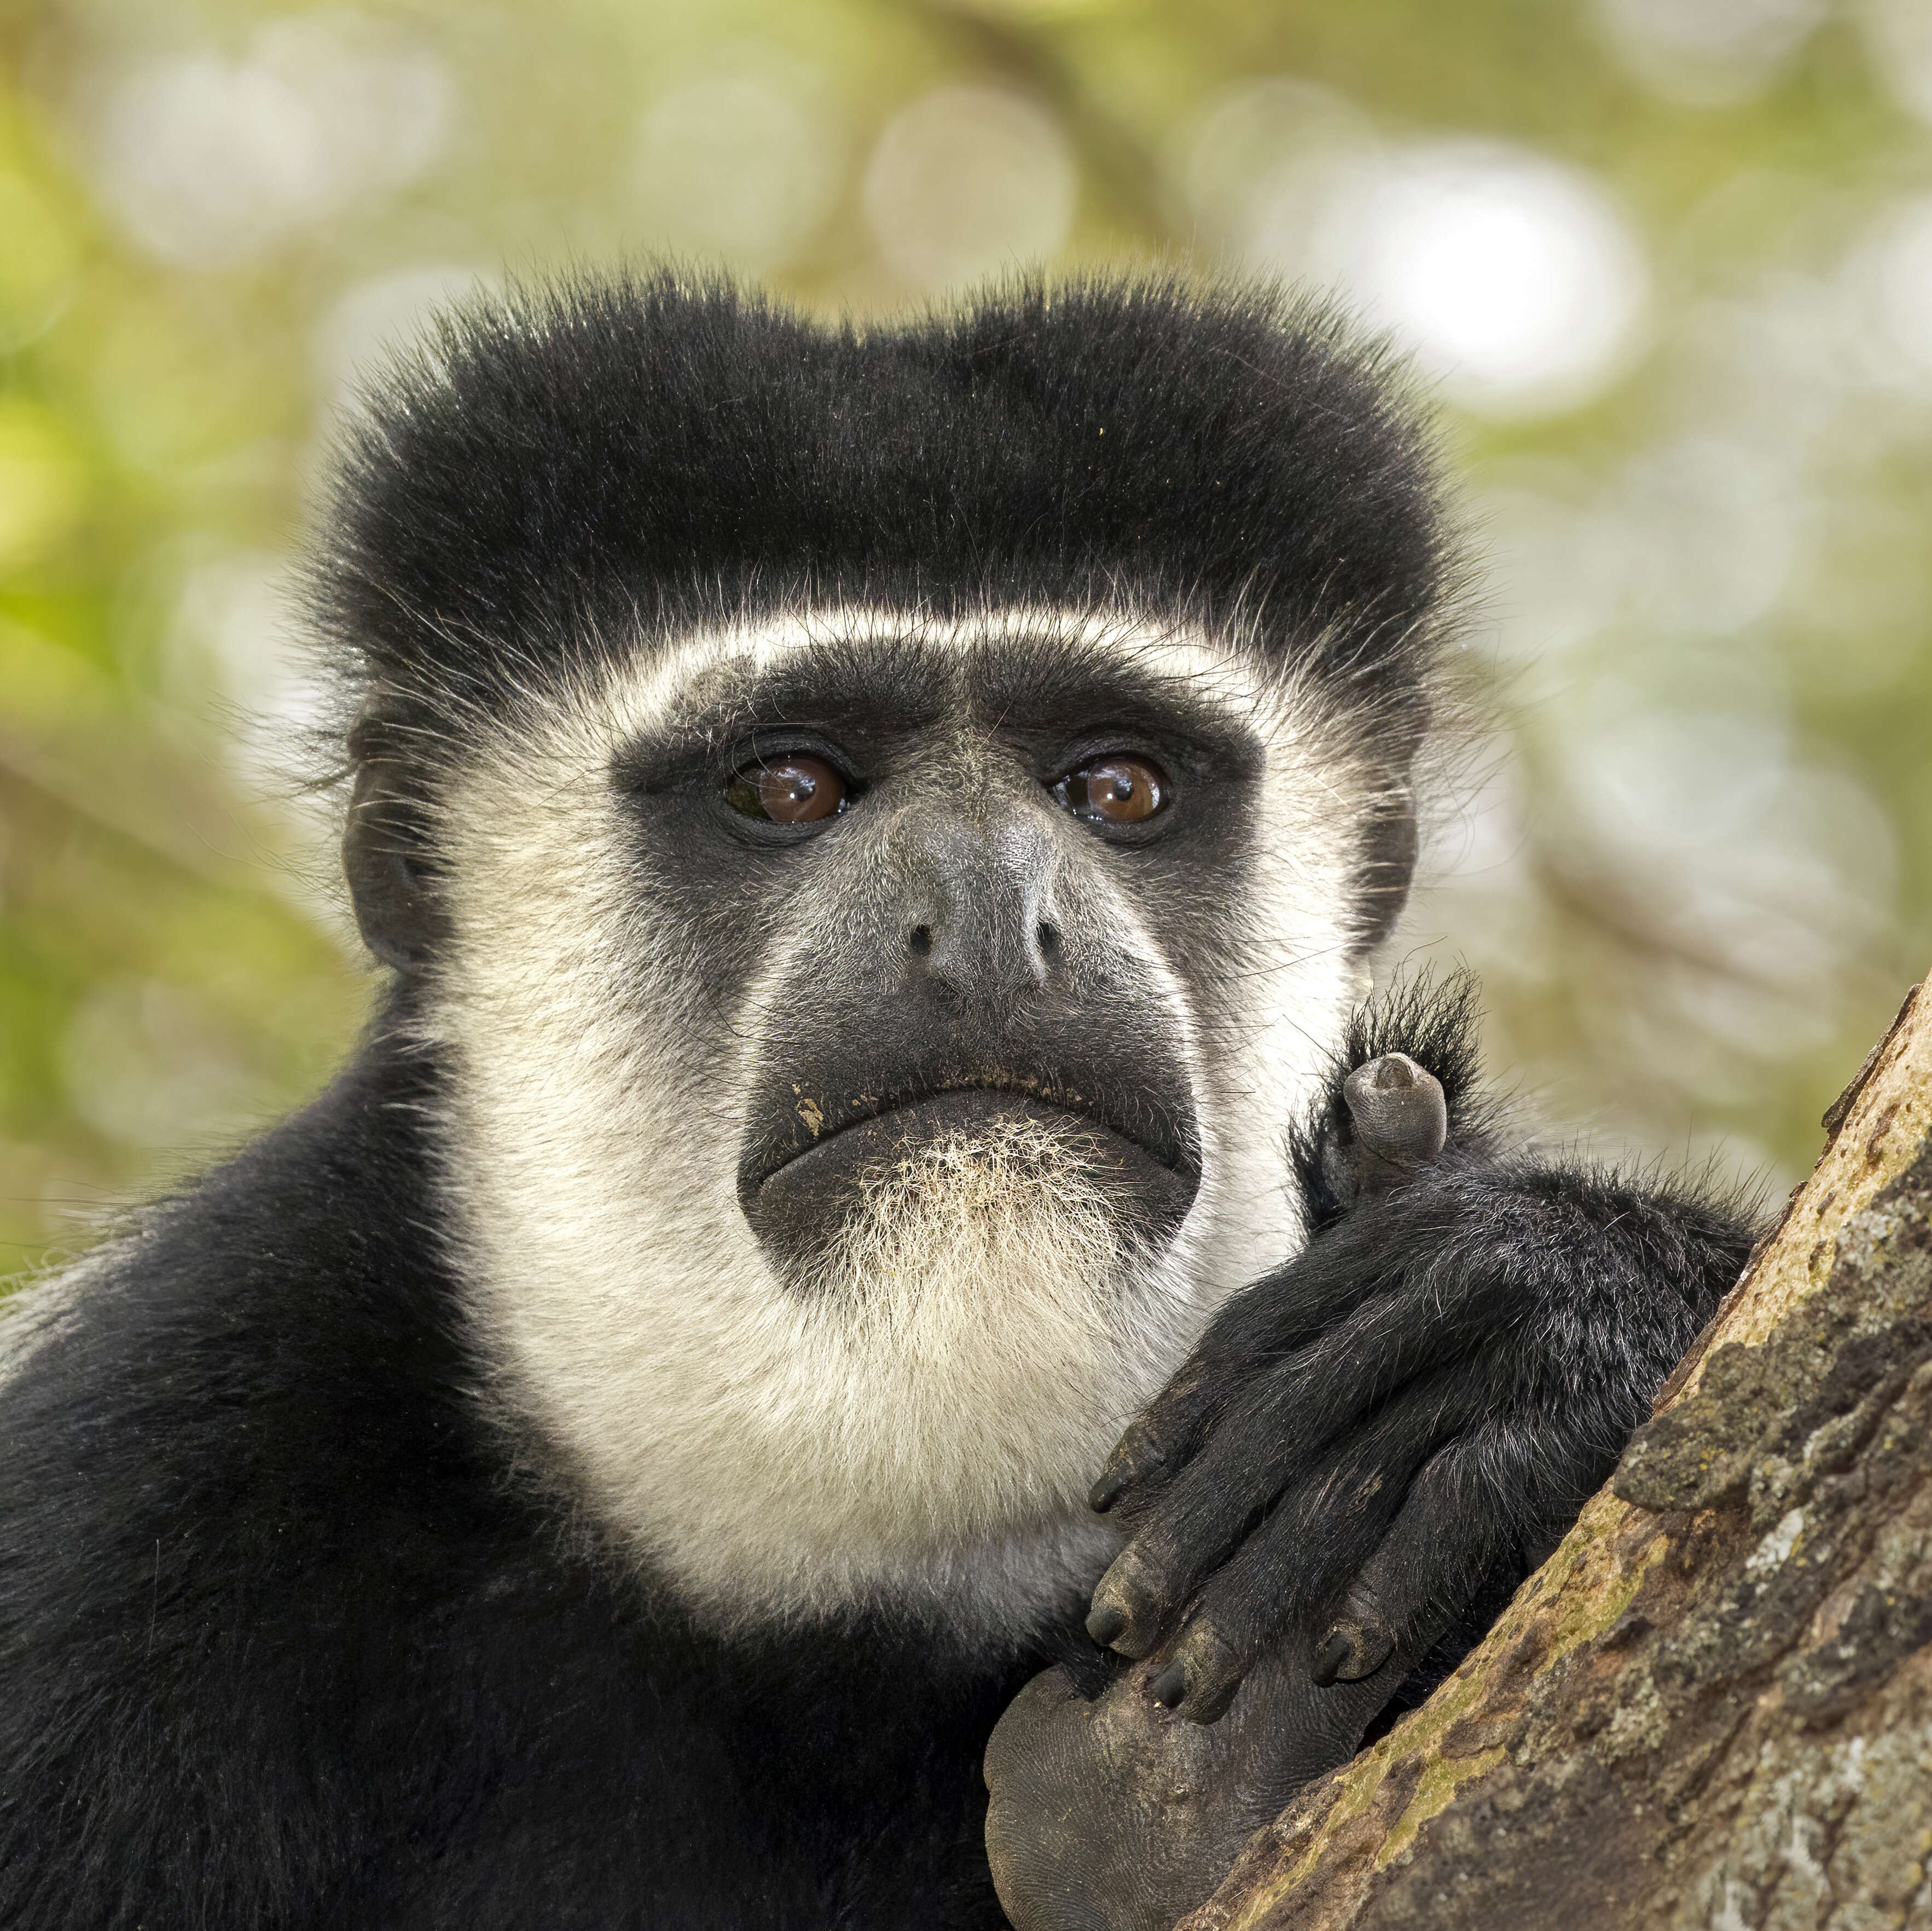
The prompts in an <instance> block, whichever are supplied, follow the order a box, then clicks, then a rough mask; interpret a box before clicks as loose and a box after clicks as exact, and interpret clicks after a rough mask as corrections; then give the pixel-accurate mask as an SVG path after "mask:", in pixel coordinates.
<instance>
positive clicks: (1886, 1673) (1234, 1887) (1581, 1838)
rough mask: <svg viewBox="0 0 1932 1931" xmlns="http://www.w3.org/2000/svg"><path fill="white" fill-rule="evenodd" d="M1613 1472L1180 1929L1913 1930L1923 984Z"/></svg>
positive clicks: (1926, 1555) (1930, 1713) (1921, 1703)
mask: <svg viewBox="0 0 1932 1931" xmlns="http://www.w3.org/2000/svg"><path fill="white" fill-rule="evenodd" d="M1861 1081H1862V1084H1858V1083H1857V1082H1855V1083H1854V1090H1848V1095H1847V1098H1846V1100H1843V1101H1841V1102H1840V1104H1839V1105H1838V1107H1837V1108H1834V1109H1833V1112H1832V1115H1831V1116H1829V1120H1830V1121H1831V1123H1832V1126H1833V1127H1834V1128H1835V1131H1834V1132H1833V1133H1832V1138H1831V1141H1830V1143H1829V1145H1828V1146H1827V1147H1826V1150H1825V1153H1824V1154H1823V1156H1822V1157H1821V1158H1820V1161H1819V1163H1818V1166H1817V1171H1815V1172H1814V1174H1813V1175H1812V1177H1811V1180H1809V1181H1808V1182H1807V1183H1806V1184H1805V1186H1803V1187H1802V1188H1801V1189H1799V1192H1798V1193H1797V1194H1796V1195H1794V1196H1793V1201H1792V1203H1791V1204H1790V1207H1789V1208H1788V1209H1787V1213H1786V1215H1785V1218H1784V1222H1783V1223H1782V1225H1781V1226H1780V1228H1778V1231H1777V1232H1776V1233H1775V1235H1773V1237H1772V1238H1771V1240H1769V1242H1768V1243H1766V1245H1765V1246H1763V1248H1762V1249H1760V1252H1759V1253H1758V1255H1757V1256H1756V1258H1755V1259H1754V1264H1753V1265H1752V1266H1751V1268H1750V1269H1749V1270H1748V1271H1747V1273H1746V1274H1745V1278H1744V1279H1743V1280H1742V1282H1740V1283H1739V1287H1738V1288H1737V1289H1736V1291H1735V1292H1734V1293H1733V1294H1732V1295H1731V1297H1730V1299H1729V1300H1727V1302H1726V1303H1725V1305H1724V1308H1723V1309H1721V1311H1720V1312H1719V1314H1718V1318H1717V1319H1716V1320H1715V1321H1713V1322H1712V1324H1711V1327H1710V1328H1709V1330H1707V1332H1706V1334H1705V1335H1704V1336H1703V1337H1702V1338H1701V1339H1700V1342H1698V1344H1697V1347H1696V1348H1694V1349H1693V1351H1692V1352H1691V1356H1690V1357H1689V1358H1688V1360H1687V1361H1686V1362H1685V1364H1684V1366H1682V1368H1680V1369H1679V1371H1678V1372H1677V1373H1676V1375H1673V1377H1672V1379H1671V1382H1670V1385H1669V1386H1668V1387H1667V1388H1666V1389H1665V1390H1664V1394H1663V1395H1662V1396H1661V1397H1660V1398H1659V1402H1658V1414H1657V1416H1656V1417H1655V1420H1652V1422H1651V1423H1649V1425H1648V1426H1646V1428H1645V1429H1643V1430H1642V1431H1641V1432H1640V1434H1639V1435H1638V1436H1637V1439H1636V1440H1635V1441H1634V1442H1633V1443H1632V1444H1631V1447H1630V1450H1629V1451H1628V1453H1627V1454H1626V1455H1625V1457H1624V1460H1623V1462H1622V1466H1621V1467H1620V1468H1619V1470H1618V1471H1617V1473H1616V1476H1615V1477H1614V1478H1613V1480H1612V1482H1611V1484H1610V1487H1609V1488H1608V1489H1606V1490H1605V1491H1604V1492H1603V1493H1602V1494H1601V1495H1598V1497H1597V1498H1596V1499H1595V1501H1593V1502H1592V1504H1590V1506H1589V1508H1588V1509H1587V1510H1586V1511H1585V1513H1584V1515H1583V1519H1582V1520H1581V1521H1580V1522H1579V1523H1578V1525H1577V1528H1576V1529H1575V1530H1574V1531H1573V1532H1572V1534H1571V1535H1570V1537H1568V1540H1566V1541H1565V1543H1564V1544H1563V1546H1562V1547H1561V1548H1560V1549H1559V1550H1558V1551H1557V1552H1556V1555H1554V1556H1553V1558H1551V1559H1550V1561H1549V1562H1548V1563H1547V1564H1546V1565H1545V1566H1544V1568H1543V1569H1542V1570H1541V1571H1539V1572H1538V1574H1537V1575H1535V1576H1532V1578H1531V1579H1530V1580H1529V1582H1526V1584H1525V1585H1523V1589H1522V1590H1521V1591H1520V1593H1519V1594H1518V1595H1517V1599H1516V1601H1515V1602H1514V1603H1513V1604H1512V1605H1511V1608H1510V1609H1509V1610H1508V1612H1507V1613H1506V1614H1505V1616H1504V1617H1503V1618H1502V1621H1500V1622H1499V1624H1497V1626H1496V1629H1495V1630H1493V1632H1492V1633H1491V1634H1490V1637H1489V1639H1488V1640H1487V1642H1485V1643H1484V1645H1482V1647H1481V1648H1480V1649H1478V1650H1477V1651H1475V1652H1473V1653H1472V1655H1471V1656H1470V1657H1469V1659H1468V1660H1466V1662H1465V1663H1464V1665H1463V1668H1462V1669H1460V1670H1459V1671H1458V1672H1457V1674H1456V1675H1454V1677H1452V1678H1451V1679H1450V1680H1449V1681H1448V1682H1447V1683H1446V1684H1444V1685H1443V1687H1442V1689H1441V1690H1439V1691H1438V1692H1437V1693H1436V1696H1434V1697H1433V1699H1431V1700H1430V1702H1429V1703H1428V1704H1427V1705H1425V1706H1424V1708H1422V1709H1421V1710H1419V1711H1417V1712H1416V1713H1415V1714H1414V1715H1413V1716H1412V1717H1409V1719H1407V1720H1406V1721H1405V1722H1404V1723H1402V1724H1400V1726H1398V1727H1397V1729H1394V1731H1392V1732H1391V1733H1390V1735H1388V1736H1387V1737H1386V1738H1384V1739H1383V1740H1382V1741H1381V1742H1380V1743H1379V1744H1377V1745H1376V1747H1375V1748H1374V1749H1373V1750H1370V1751H1368V1752H1367V1753H1364V1755H1363V1756H1361V1757H1358V1759H1356V1760H1355V1762H1353V1763H1352V1764H1351V1765H1348V1766H1347V1767H1346V1768H1344V1769H1343V1770H1340V1771H1336V1772H1334V1773H1333V1774H1331V1775H1330V1776H1328V1777H1325V1778H1323V1779H1322V1780H1321V1781H1320V1782H1319V1783H1316V1784H1314V1785H1312V1786H1310V1787H1309V1788H1308V1789H1307V1790H1305V1791H1304V1792H1302V1793H1301V1795H1300V1796H1299V1797H1298V1798H1297V1799H1296V1800H1295V1802H1294V1803H1293V1804H1292V1805H1291V1806H1290V1807H1289V1809H1288V1810H1286V1811H1285V1812H1284V1813H1283V1815H1282V1816H1280V1819H1277V1822H1275V1823H1274V1824H1273V1825H1271V1826H1270V1827H1269V1828H1268V1829H1267V1830H1265V1831H1262V1833H1261V1834H1259V1836H1258V1837H1256V1838H1255V1839H1254V1840H1253V1841H1252V1843H1250V1846H1249V1847H1248V1849H1247V1850H1246V1851H1245V1852H1244V1853H1243V1855H1242V1857H1241V1860H1240V1861H1239V1862H1238V1864H1236V1866H1235V1869H1234V1870H1233V1871H1232V1873H1231V1874H1230V1875H1229V1879H1228V1881H1227V1882H1226V1884H1224V1885H1223V1887H1222V1888H1221V1889H1220V1891H1219V1892H1217V1894H1216V1895H1215V1897H1214V1899H1213V1900H1211V1901H1210V1902H1209V1903H1208V1904H1207V1905H1205V1906H1203V1907H1202V1909H1200V1910H1199V1911H1198V1912H1196V1913H1195V1914H1194V1915H1193V1916H1191V1917H1190V1918H1187V1919H1186V1920H1184V1931H1259V1927H1272V1931H1289V1927H1293V1931H1340V1927H1351V1931H1370V1927H1375V1931H1385V1927H1386V1928H1387V1931H1393V1927H1397V1926H1402V1927H1410V1926H1424V1925H1427V1926H1428V1927H1431V1931H1463V1927H1467V1931H1478V1927H1480V1931H1515V1928H1516V1927H1522V1931H1532V1927H1535V1931H1546V1927H1552V1926H1560V1927H1563V1931H1598V1927H1606V1928H1607V1927H1616V1931H1637V1927H1643V1931H1653V1927H1658V1928H1659V1931H1661V1927H1670V1931H1689V1927H1693V1926H1695V1927H1700V1931H1701V1928H1702V1927H1709V1931H1799V1927H1804V1931H1826V1927H1829V1931H1875V1927H1879V1926H1891V1925H1905V1926H1911V1927H1921V1926H1923V1927H1926V1931H1932V1877H1928V1860H1932V1649H1928V1648H1927V1643H1928V1641H1932V984H1928V987H1927V990H1925V991H1922V992H1921V993H1920V994H1918V996H1917V997H1915V999H1914V1000H1911V1001H1909V1002H1908V1003H1907V1006H1906V1009H1905V1010H1904V1012H1902V1013H1901V1014H1900V1018H1899V1022H1898V1024H1897V1025H1896V1026H1895V1027H1894V1028H1893V1029H1892V1031H1891V1033H1890V1035H1889V1036H1888V1037H1887V1039H1885V1041H1884V1042H1882V1045H1881V1046H1880V1047H1879V1048H1878V1049H1876V1051H1874V1053H1873V1057H1872V1058H1871V1059H1870V1060H1868V1061H1867V1063H1866V1066H1865V1067H1864V1069H1863V1070H1862V1072H1861Z"/></svg>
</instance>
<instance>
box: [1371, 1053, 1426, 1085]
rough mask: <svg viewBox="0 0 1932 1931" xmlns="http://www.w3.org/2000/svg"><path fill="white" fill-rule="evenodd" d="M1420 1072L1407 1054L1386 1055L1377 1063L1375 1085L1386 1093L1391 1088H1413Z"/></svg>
mask: <svg viewBox="0 0 1932 1931" xmlns="http://www.w3.org/2000/svg"><path fill="white" fill-rule="evenodd" d="M1420 1070H1421V1069H1420V1068H1419V1067H1418V1066H1417V1065H1416V1063H1415V1061H1414V1060H1412V1059H1411V1058H1410V1057H1409V1055H1408V1054H1406V1053H1385V1054H1383V1055H1382V1057H1381V1059H1379V1060H1378V1061H1377V1062H1376V1081H1375V1083H1376V1085H1377V1086H1379V1087H1382V1089H1383V1090H1384V1091H1385V1092H1386V1091H1388V1090H1389V1089H1390V1088H1391V1087H1405V1086H1413V1085H1415V1075H1416V1074H1417V1073H1418V1072H1419V1071H1420Z"/></svg>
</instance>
